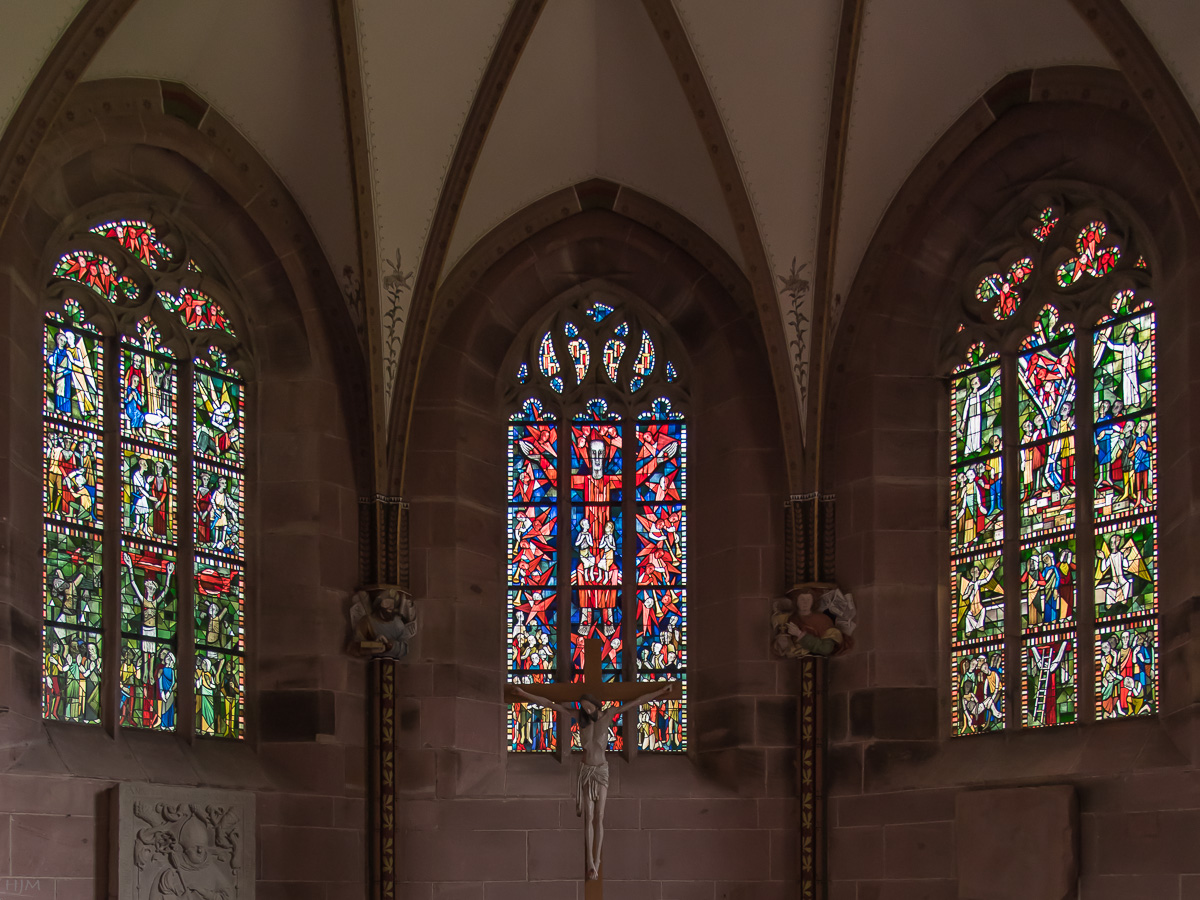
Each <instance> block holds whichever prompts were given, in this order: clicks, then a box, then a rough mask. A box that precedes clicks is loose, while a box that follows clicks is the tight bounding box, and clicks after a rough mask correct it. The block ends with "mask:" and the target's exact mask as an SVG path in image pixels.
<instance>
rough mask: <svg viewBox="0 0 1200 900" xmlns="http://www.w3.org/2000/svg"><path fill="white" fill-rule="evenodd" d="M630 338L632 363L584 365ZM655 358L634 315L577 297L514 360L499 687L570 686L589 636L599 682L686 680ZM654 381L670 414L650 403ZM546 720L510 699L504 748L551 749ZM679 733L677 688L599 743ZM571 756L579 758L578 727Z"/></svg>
mask: <svg viewBox="0 0 1200 900" xmlns="http://www.w3.org/2000/svg"><path fill="white" fill-rule="evenodd" d="M630 333H635V334H636V333H640V334H641V347H642V350H641V351H640V352H639V353H638V355H637V357H636V358H633V357H631V356H629V355H625V354H616V355H614V354H611V353H607V352H606V353H605V354H603V357H604V365H592V364H591V360H592V359H594V358H597V356H598V354H597V352H596V351H594V350H593V348H599V347H604V346H606V345H608V344H611V343H612V342H614V341H617V342H620V341H619V338H626V337H628V335H629V334H630ZM663 349H664V341H663V338H662V337H661V335H660V334H658V333H657V331H656V329H654V327H653V326H650V327H645V326H643V323H642V322H641V321H639V317H638V316H636V314H635V313H634V312H633V311H631V310H628V309H625V308H622V307H621V306H620V305H618V304H615V303H599V302H594V301H587V302H585V303H583V304H577V305H576V306H574V307H571V308H568V309H566V310H563V311H560V312H559V313H558V315H557V316H556V318H555V320H554V323H553V324H552V325H551V326H550V327H549V328H547V329H546V330H544V331H542V330H539V332H538V333H537V335H536V336H535V338H534V339H533V341H532V343H531V344H530V345H529V346H528V348H525V353H524V355H522V356H521V357H520V359H519V360H516V361H515V362H514V363H513V374H514V376H515V378H514V392H516V393H518V396H519V397H520V396H523V397H525V399H524V400H522V401H520V403H521V406H520V409H519V410H518V412H516V413H514V414H513V415H512V417H511V418H510V421H509V426H508V463H509V464H508V509H509V519H508V536H509V540H508V548H509V549H508V617H507V618H508V629H509V641H508V644H509V650H508V658H509V680H510V682H512V683H517V684H525V685H540V684H547V683H550V682H555V681H566V680H568V679H573V680H575V681H578V680H579V679H581V678H582V677H583V670H584V647H585V646H586V645H587V642H588V641H591V640H594V641H596V642H597V644H596V646H597V648H598V649H597V653H598V657H599V665H598V672H599V677H601V678H602V679H603V680H604V682H606V683H610V684H614V685H615V684H616V683H617V682H621V681H661V680H665V679H671V680H675V681H679V682H680V683H681V685H682V682H683V681H684V680H685V679H686V639H687V638H686V635H687V622H686V615H687V610H686V603H685V596H686V587H687V586H686V579H685V575H686V515H687V513H686V504H685V494H684V491H683V485H684V482H685V473H686V465H687V461H686V458H687V454H686V430H687V429H686V423H685V421H684V418H683V415H682V414H681V413H680V412H678V410H677V408H676V406H677V405H678V404H679V403H681V402H682V401H683V399H684V394H683V392H682V390H681V388H680V385H679V369H678V367H677V366H676V364H675V363H674V362H668V361H667V360H666V359H665V358H664V352H663ZM558 359H571V360H573V361H574V363H575V365H573V366H571V367H570V368H564V367H561V366H558V365H557V364H556V362H554V361H556V360H558ZM667 384H670V389H669V390H670V396H671V397H674V398H675V404H676V406H673V405H672V400H671V399H670V397H668V396H662V395H660V394H659V393H657V392H659V391H663V390H664V388H665V386H666V385H667ZM652 391H653V393H652ZM600 394H604V395H605V396H603V397H601V396H598V395H600ZM644 395H646V399H644V400H642V399H640V398H641V397H642V396H644ZM549 404H553V406H554V411H551V408H550V406H549ZM559 410H561V412H559ZM631 442H632V444H633V446H631ZM631 523H632V526H633V527H632V528H631V527H630V525H631ZM529 689H530V690H531V691H533V692H534V693H537V690H538V689H537V688H533V687H530V688H529ZM560 724H561V727H563V728H565V727H566V723H565V722H563V723H560V722H559V719H558V716H557V713H556V712H555V711H554V709H553V708H552V707H551V708H546V707H539V706H534V705H532V704H528V703H520V702H515V703H513V705H512V706H511V707H510V715H509V729H508V730H509V735H508V737H509V747H510V749H511V750H513V751H524V752H529V751H556V750H558V749H559V746H560V743H559V742H560V740H562V739H564V738H562V737H560V734H559V729H560ZM686 724H687V719H686V707H685V703H684V699H683V692H682V687H681V689H680V692H679V696H678V697H676V698H674V699H670V700H657V701H655V702H653V703H649V704H646V705H645V706H643V707H642V708H641V709H640V710H639V712H638V720H637V722H636V723H630V726H629V727H626V723H625V722H624V721H623V720H622V719H621V718H617V720H616V721H615V722H614V723H613V725H612V727H611V729H610V734H609V739H608V748H609V749H611V750H620V749H623V748H624V747H625V746H626V741H630V740H636V741H637V746H638V747H639V748H640V749H642V750H647V751H649V750H666V751H679V750H684V749H686ZM564 734H565V732H564ZM571 746H572V748H574V749H581V744H580V737H579V733H578V729H577V727H573V728H572V731H571Z"/></svg>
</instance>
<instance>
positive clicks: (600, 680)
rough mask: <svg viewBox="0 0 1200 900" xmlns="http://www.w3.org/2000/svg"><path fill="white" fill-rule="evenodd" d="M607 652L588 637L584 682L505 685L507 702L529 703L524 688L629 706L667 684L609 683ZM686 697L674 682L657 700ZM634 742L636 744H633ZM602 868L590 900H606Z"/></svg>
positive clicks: (564, 699)
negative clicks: (602, 663)
mask: <svg viewBox="0 0 1200 900" xmlns="http://www.w3.org/2000/svg"><path fill="white" fill-rule="evenodd" d="M603 652H604V642H603V641H601V640H599V639H597V638H588V639H587V640H586V641H584V643H583V681H555V682H551V683H548V684H546V683H543V684H521V685H517V684H512V683H509V684H506V685H505V686H504V699H505V700H507V701H508V702H509V703H527V702H528V701H527V700H525V699H523V698H522V697H520V696H519V695H518V694H515V693H513V688H514V687H520V688H523V689H525V690H527V691H529V693H531V694H535V695H536V696H537V697H539V698H541V699H545V700H551V701H553V702H555V703H578V702H579V699H580V697H582V696H583V695H584V694H591V695H592V696H593V697H595V698H596V699H597V700H599V701H600V702H601V703H605V702H616V703H627V702H628V701H630V700H636V699H637V698H638V697H641V696H642V695H644V694H646V693H647V692H648V691H653V690H654V687H655V685H656V684H657V685H661V684H662V683H663V682H661V681H605V680H604V677H603V674H602V672H601V670H600V660H601V656H602V655H603ZM682 697H683V688H682V687H681V685H680V683H679V682H678V681H671V682H670V690H668V691H667V692H666V693H665V694H663V695H662V696H661V697H659V698H656V702H657V700H680V699H682ZM606 727H607V726H606ZM635 732H636V729H635ZM636 739H637V737H636V733H635V734H634V738H633V740H634V741H636ZM630 743H631V744H632V743H633V741H631V742H630ZM584 834H585V835H586V834H587V830H586V829H584ZM600 866H601V867H600V874H599V877H598V878H595V879H593V880H591V881H585V882H584V883H585V885H586V888H585V891H584V897H585V898H586V900H603V897H604V859H603V856H602V857H601V860H600Z"/></svg>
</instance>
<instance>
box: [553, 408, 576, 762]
mask: <svg viewBox="0 0 1200 900" xmlns="http://www.w3.org/2000/svg"><path fill="white" fill-rule="evenodd" d="M574 474H575V473H574V471H573V469H572V460H571V417H570V415H568V414H567V411H566V410H565V409H564V410H563V412H562V414H561V415H560V416H559V420H558V497H557V502H558V574H557V576H556V577H557V578H558V599H557V600H556V601H555V602H556V604H557V606H558V622H557V625H556V631H557V634H558V674H557V675H556V676H555V680H557V681H560V682H567V681H570V680H571V553H572V551H573V549H574V545H573V543H572V542H571V478H572V477H573V476H574ZM557 730H558V753H557V756H558V758H559V759H560V760H561V759H562V758H563V757H564V755H566V756H569V755H570V753H571V720H570V719H569V718H567V717H566V716H559V717H558V729H557Z"/></svg>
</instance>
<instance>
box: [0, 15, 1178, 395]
mask: <svg viewBox="0 0 1200 900" xmlns="http://www.w3.org/2000/svg"><path fill="white" fill-rule="evenodd" d="M675 3H676V6H677V9H678V11H679V15H680V17H681V20H682V21H683V24H684V27H685V29H686V31H687V37H688V39H689V41H690V42H691V44H692V47H693V48H694V50H695V51H696V54H697V58H698V60H699V62H700V65H701V67H702V69H703V72H704V76H705V79H706V81H707V83H708V86H709V88H710V89H711V91H712V93H713V95H714V98H715V100H716V103H717V106H718V109H719V110H720V113H721V117H722V121H723V124H724V126H725V128H726V130H727V133H728V134H729V137H730V141H731V144H732V146H733V148H734V151H735V153H736V155H737V159H738V164H739V166H740V168H741V172H742V175H743V178H744V180H745V183H746V186H747V191H748V194H749V196H750V198H751V201H752V204H753V208H754V214H755V217H756V219H757V224H758V227H759V230H760V233H761V235H762V237H763V240H764V243H765V246H766V250H767V254H768V260H769V263H770V265H771V268H772V272H773V274H774V275H776V276H778V275H782V274H785V273H786V272H787V271H788V270H789V269H790V266H791V264H792V260H793V258H795V259H796V261H797V264H798V265H802V264H805V263H808V264H809V267H808V269H806V270H805V271H804V273H803V274H804V275H805V276H806V277H811V268H812V265H811V263H812V260H813V259H814V257H815V252H816V223H817V215H818V210H819V204H820V190H821V176H822V172H823V167H824V162H825V160H824V158H823V156H824V144H825V140H826V135H827V132H828V127H829V96H830V88H831V79H832V74H833V64H834V54H835V44H836V37H837V35H836V29H837V22H838V17H839V15H840V12H841V2H840V0H805V2H797V0H754V2H752V3H730V2H728V0H675ZM1126 3H1127V5H1128V7H1129V9H1130V10H1131V11H1132V12H1133V14H1134V15H1135V16H1136V17H1137V18H1138V20H1139V21H1140V23H1141V24H1142V26H1143V27H1144V28H1145V30H1146V32H1147V34H1148V35H1149V37H1150V38H1151V40H1152V41H1154V42H1155V44H1156V46H1157V47H1158V48H1159V50H1160V52H1161V53H1162V55H1163V57H1164V60H1165V61H1166V62H1167V64H1168V66H1170V67H1171V69H1172V71H1173V73H1174V74H1175V76H1176V78H1177V79H1178V80H1179V82H1180V84H1181V86H1182V88H1183V90H1184V92H1185V94H1186V95H1187V96H1188V98H1189V99H1190V100H1191V102H1192V103H1193V105H1194V107H1195V108H1197V110H1198V111H1200V54H1197V53H1196V52H1194V46H1193V45H1194V44H1195V36H1196V35H1197V34H1198V33H1200V3H1198V2H1196V0H1126ZM355 4H356V5H355V9H356V15H357V19H358V28H359V31H358V36H357V37H358V41H359V49H360V55H361V59H362V70H363V88H364V96H365V101H366V117H367V125H368V131H369V134H368V137H369V151H370V165H371V171H370V173H369V175H368V177H369V180H370V183H371V185H372V187H373V206H374V214H375V229H376V235H377V247H376V248H375V249H376V251H377V254H378V257H379V259H380V261H381V265H380V272H379V276H380V279H381V285H380V287H381V291H380V293H381V296H382V297H383V299H384V303H385V308H384V309H383V310H382V312H383V314H384V315H385V331H384V346H385V350H386V352H385V359H384V366H385V373H387V372H390V369H391V367H392V366H394V363H395V359H396V357H397V356H398V353H399V347H400V339H401V335H402V333H403V324H404V319H405V317H406V315H407V305H408V303H409V301H410V288H409V285H411V280H412V279H411V275H412V273H413V272H414V271H415V269H416V267H417V265H418V263H419V261H420V259H421V257H422V252H423V251H424V245H425V241H426V236H427V232H428V229H429V225H430V222H431V220H432V216H433V212H434V210H435V208H436V206H437V203H438V199H439V197H440V195H441V191H442V188H443V181H444V177H445V174H446V170H447V167H448V165H449V162H450V159H451V157H452V155H453V153H454V150H455V147H456V145H457V142H458V139H459V133H460V130H461V127H462V124H463V121H464V119H465V117H466V115H467V112H468V110H469V108H470V105H471V101H472V99H473V97H474V95H475V91H476V89H477V87H478V85H479V82H480V80H481V77H482V75H483V72H484V70H485V68H486V66H487V64H488V61H489V59H490V56H491V53H492V50H493V48H494V46H495V43H496V40H497V38H498V37H499V34H500V31H501V29H502V27H503V24H504V21H505V17H506V16H507V15H508V13H509V11H510V9H511V6H512V0H355ZM81 6H82V2H81V0H0V22H3V25H4V27H3V28H0V122H3V121H6V120H7V118H8V116H10V115H11V111H12V109H13V108H14V107H15V105H16V103H17V102H19V100H20V97H21V96H22V94H23V93H24V91H25V89H26V87H27V86H28V84H29V82H30V80H31V78H32V76H33V73H34V71H35V69H36V68H37V66H38V65H40V63H41V61H43V60H44V59H45V57H46V56H47V54H48V53H49V51H50V49H51V47H52V46H53V43H54V41H55V40H56V39H57V37H58V36H59V35H60V34H61V33H62V30H63V28H64V27H65V25H66V24H67V22H68V21H69V19H70V17H71V16H72V15H74V13H75V12H76V11H77V10H78V9H79V8H80V7H81ZM1062 64H1085V65H1100V66H1112V61H1111V60H1110V59H1109V57H1108V54H1107V53H1106V51H1105V50H1104V49H1103V47H1102V46H1101V45H1100V43H1099V42H1098V41H1097V40H1096V38H1095V37H1094V36H1093V35H1092V33H1091V31H1090V30H1089V28H1088V27H1087V25H1086V23H1085V22H1084V21H1083V20H1082V19H1081V18H1080V16H1079V14H1078V13H1077V12H1076V11H1075V9H1074V8H1073V6H1072V5H1071V4H1070V3H1069V2H1067V0H987V2H985V0H866V5H865V18H864V28H863V34H862V43H861V48H860V53H859V60H858V71H857V75H856V81H855V92H854V99H853V104H852V110H851V124H850V131H849V140H848V145H847V157H846V170H845V181H844V193H843V197H842V207H841V215H840V225H839V233H838V236H837V259H836V267H835V272H834V280H833V288H834V290H835V292H837V293H838V294H840V295H842V296H844V295H845V294H846V292H847V290H848V289H849V287H850V285H851V284H852V281H853V279H854V276H855V274H856V272H857V270H858V267H859V265H860V263H861V260H862V256H863V253H864V252H865V249H866V247H867V245H868V244H869V242H870V239H871V236H872V234H873V233H874V231H875V229H876V228H877V226H878V223H879V221H880V219H881V217H882V216H883V214H884V212H885V211H886V209H887V207H888V204H889V203H890V202H891V200H892V198H893V197H894V196H895V194H896V192H897V191H898V190H899V188H900V187H901V185H902V184H903V183H904V181H905V179H906V178H907V177H908V176H909V174H910V173H911V172H912V170H913V168H914V166H915V165H916V164H917V163H918V162H919V161H920V159H921V158H922V156H923V155H924V154H925V153H926V152H927V151H928V150H929V149H930V147H932V146H933V144H934V143H935V141H936V140H937V139H938V138H939V137H940V136H941V135H942V134H944V133H945V131H946V129H947V128H948V127H949V126H950V125H951V124H953V123H954V121H955V120H956V119H957V118H958V117H959V116H960V115H962V113H963V112H964V111H965V110H966V109H968V108H969V107H970V105H971V104H972V103H974V102H975V101H976V100H977V99H978V98H979V97H980V96H981V95H982V94H983V93H984V92H985V91H986V90H987V89H988V88H989V87H991V86H992V85H993V84H995V83H996V82H997V81H999V80H1000V79H1001V78H1002V77H1003V76H1004V75H1005V74H1008V73H1010V72H1013V71H1017V70H1020V69H1025V68H1031V67H1042V66H1051V65H1062ZM115 75H140V76H151V77H156V78H163V79H169V80H175V81H181V82H183V83H185V84H187V85H188V86H190V87H191V88H192V89H193V90H195V91H196V92H197V93H198V94H200V95H202V96H203V97H204V98H205V99H207V100H208V101H209V102H210V103H211V104H212V105H213V106H214V108H216V109H217V110H218V111H220V112H221V113H222V114H223V115H224V116H226V117H227V118H228V119H229V120H231V121H232V122H233V123H234V124H235V125H236V126H237V127H238V128H240V129H241V130H242V132H243V133H244V134H245V136H246V137H247V139H248V140H250V141H251V142H252V143H253V144H254V145H255V146H257V147H258V148H259V149H260V150H261V152H262V154H263V156H264V157H265V158H266V159H267V160H268V162H270V164H271V165H272V166H274V168H275V170H276V172H277V173H278V174H279V176H280V177H281V179H282V180H283V181H284V183H285V184H287V185H288V186H289V188H290V189H291V190H292V192H293V193H294V195H295V196H296V199H297V200H298V202H299V203H300V205H301V207H302V208H303V209H304V211H305V213H306V215H307V216H308V217H309V219H310V221H311V223H312V225H313V227H314V230H315V231H316V233H317V235H318V237H319V238H320V240H321V242H322V245H323V247H324V249H325V251H326V253H327V254H328V256H329V262H330V265H331V267H332V268H333V270H334V271H335V272H340V271H341V270H342V268H343V267H344V266H345V265H346V264H347V263H352V262H354V261H355V259H356V256H357V254H356V250H355V248H356V242H355V234H356V226H355V220H354V210H355V205H354V196H353V188H352V183H351V177H350V163H349V155H348V152H347V146H346V137H345V135H346V126H345V120H344V110H343V108H342V91H341V85H340V76H339V68H338V55H337V41H336V36H335V33H334V27H333V20H332V4H331V3H330V2H329V0H251V2H246V0H139V2H138V3H137V4H136V5H135V6H134V8H133V10H132V11H131V12H130V13H129V15H128V16H127V17H126V19H125V20H124V22H123V23H122V24H121V25H120V26H119V27H118V28H117V29H116V31H115V32H114V34H113V35H112V37H111V38H110V39H109V41H108V43H107V45H106V46H105V47H104V48H103V50H102V51H101V53H100V55H99V56H98V57H97V59H96V60H95V62H94V63H93V65H92V66H91V67H90V69H89V70H88V72H87V73H86V77H87V78H100V77H107V76H115ZM914 98H919V99H917V100H914ZM596 176H599V177H604V178H608V179H611V180H613V181H616V182H618V183H621V184H626V185H630V186H632V187H634V188H636V189H638V190H640V191H642V192H644V193H646V194H648V195H650V196H652V197H655V198H657V199H658V200H660V201H661V202H663V203H665V204H667V205H669V206H671V207H673V208H674V209H676V210H677V211H679V212H680V213H681V214H683V215H685V216H687V217H688V218H689V219H691V220H692V221H694V222H695V223H696V224H697V225H699V226H700V227H701V228H703V229H704V230H705V231H707V232H708V233H709V234H710V235H712V237H713V238H714V239H715V240H717V241H718V242H719V243H720V244H721V245H722V246H724V247H725V248H726V250H728V251H729V252H730V254H731V256H732V257H733V258H734V259H735V260H736V261H737V262H738V263H739V264H744V261H743V259H742V255H741V251H740V248H739V246H738V243H737V240H736V235H735V233H734V229H733V226H732V223H731V221H730V216H729V213H728V211H727V209H726V205H725V202H724V199H723V193H722V192H721V191H720V189H719V185H718V182H717V179H716V176H715V174H714V172H713V171H712V166H711V162H710V160H709V156H708V154H707V152H706V151H705V148H704V145H703V142H702V141H701V140H700V137H699V132H698V129H697V128H696V126H695V123H694V120H693V118H692V112H691V110H690V109H689V105H688V103H687V101H686V99H685V97H684V94H683V91H682V89H681V88H680V86H679V84H678V82H677V80H676V77H675V73H674V71H673V69H672V68H671V66H670V64H669V62H668V60H667V58H666V54H665V53H664V52H663V49H662V46H661V44H660V42H659V40H658V36H657V35H656V34H655V33H654V31H653V28H652V26H651V25H650V22H649V18H648V16H647V15H646V13H645V11H644V9H643V7H642V4H641V2H640V0H551V2H549V3H547V4H546V7H545V9H544V11H543V13H542V15H541V18H540V20H539V21H538V23H537V26H536V28H535V30H534V32H533V35H532V36H531V38H530V40H529V43H528V46H527V47H526V50H525V52H524V54H523V56H522V58H521V59H520V61H519V63H518V65H517V68H516V71H515V73H514V74H513V77H512V79H511V81H510V84H509V86H508V88H507V91H506V93H505V95H504V97H503V99H502V101H501V104H500V108H499V110H498V112H497V114H496V116H495V119H494V122H493V124H492V127H491V130H490V133H489V135H488V138H487V141H486V143H485V145H484V148H483V151H482V154H481V156H480V159H479V161H478V165H477V167H476V170H475V173H474V176H473V178H472V181H471V183H470V186H469V189H468V192H467V194H466V197H465V198H464V202H463V205H462V209H461V213H460V216H459V218H458V222H457V226H456V229H455V231H454V233H453V235H452V240H451V244H450V247H449V253H448V256H447V258H446V262H445V265H444V267H443V269H442V271H441V272H438V273H435V274H437V275H438V276H439V277H444V275H445V274H446V272H448V271H449V269H450V268H451V267H452V266H453V265H454V263H455V262H456V261H457V260H458V259H460V258H461V257H462V255H463V254H464V253H466V252H467V251H468V250H469V248H470V247H471V246H472V244H473V243H474V242H475V241H477V240H478V239H479V238H480V237H482V236H483V235H484V234H486V233H487V232H488V231H489V230H490V229H491V228H493V227H494V226H496V225H497V224H499V223H500V222H502V221H504V219H505V218H507V217H508V216H509V215H511V214H512V213H513V212H515V211H516V210H518V209H520V208H521V207H523V206H525V205H526V204H528V203H531V202H533V201H534V200H536V199H538V198H539V197H541V196H544V195H545V194H547V193H549V192H551V191H554V190H555V189H557V188H560V187H563V186H565V185H568V184H572V183H574V182H577V181H581V180H584V179H587V178H591V177H596ZM395 274H399V275H401V276H407V278H405V277H402V278H401V279H400V280H399V281H397V280H392V281H391V282H389V281H387V280H386V279H387V278H388V276H389V275H395ZM775 286H776V290H777V291H778V290H779V289H780V287H781V285H780V281H779V279H778V278H776V279H775ZM389 287H391V288H392V294H391V295H390V297H389V294H388V288H389ZM780 299H781V301H782V302H783V303H784V310H786V308H787V303H788V301H787V299H786V298H780ZM389 306H394V307H395V314H393V315H391V316H390V317H389V316H388V312H389V308H388V307H389ZM784 318H785V326H786V325H787V324H788V323H787V322H786V315H785V317H784ZM390 380H391V379H390V378H387V377H385V382H386V383H388V384H387V388H388V389H389V390H390V387H391V385H390Z"/></svg>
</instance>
